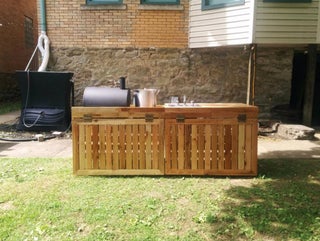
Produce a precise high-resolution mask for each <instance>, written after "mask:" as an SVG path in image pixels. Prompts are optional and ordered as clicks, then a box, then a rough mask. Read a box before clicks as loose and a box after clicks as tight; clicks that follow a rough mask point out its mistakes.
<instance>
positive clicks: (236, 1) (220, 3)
mask: <svg viewBox="0 0 320 241" xmlns="http://www.w3.org/2000/svg"><path fill="white" fill-rule="evenodd" d="M244 1H245V0H202V9H203V10H205V9H212V8H223V7H228V6H234V5H241V4H244Z"/></svg>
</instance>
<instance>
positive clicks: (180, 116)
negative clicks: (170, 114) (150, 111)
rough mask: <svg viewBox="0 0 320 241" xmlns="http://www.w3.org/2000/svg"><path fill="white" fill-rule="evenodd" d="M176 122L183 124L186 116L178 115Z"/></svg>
mask: <svg viewBox="0 0 320 241" xmlns="http://www.w3.org/2000/svg"><path fill="white" fill-rule="evenodd" d="M176 120H177V122H178V123H183V122H184V121H185V117H184V115H177V118H176Z"/></svg>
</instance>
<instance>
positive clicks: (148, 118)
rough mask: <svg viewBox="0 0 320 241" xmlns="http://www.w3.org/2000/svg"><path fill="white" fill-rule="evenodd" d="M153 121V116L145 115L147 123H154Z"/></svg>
mask: <svg viewBox="0 0 320 241" xmlns="http://www.w3.org/2000/svg"><path fill="white" fill-rule="evenodd" d="M153 119H154V117H153V115H152V114H146V115H145V120H146V122H153Z"/></svg>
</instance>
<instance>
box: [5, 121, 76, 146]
mask: <svg viewBox="0 0 320 241" xmlns="http://www.w3.org/2000/svg"><path fill="white" fill-rule="evenodd" d="M18 123H19V118H17V119H16V120H14V121H11V122H6V123H0V141H18V142H23V141H37V140H39V135H40V137H41V138H44V140H46V139H52V138H55V137H59V138H67V139H70V138H71V131H70V130H67V131H65V132H53V131H52V132H50V131H38V132H36V131H21V130H18Z"/></svg>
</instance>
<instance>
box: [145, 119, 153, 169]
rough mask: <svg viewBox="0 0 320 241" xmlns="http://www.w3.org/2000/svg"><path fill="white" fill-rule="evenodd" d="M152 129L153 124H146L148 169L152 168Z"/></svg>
mask: <svg viewBox="0 0 320 241" xmlns="http://www.w3.org/2000/svg"><path fill="white" fill-rule="evenodd" d="M151 133H152V129H151V125H150V124H147V125H146V132H145V135H146V169H152V153H151V150H152V136H151Z"/></svg>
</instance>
